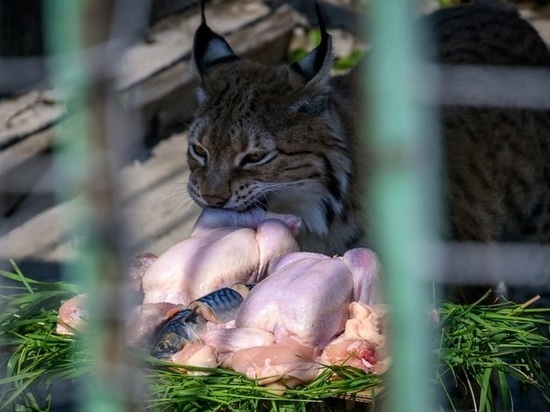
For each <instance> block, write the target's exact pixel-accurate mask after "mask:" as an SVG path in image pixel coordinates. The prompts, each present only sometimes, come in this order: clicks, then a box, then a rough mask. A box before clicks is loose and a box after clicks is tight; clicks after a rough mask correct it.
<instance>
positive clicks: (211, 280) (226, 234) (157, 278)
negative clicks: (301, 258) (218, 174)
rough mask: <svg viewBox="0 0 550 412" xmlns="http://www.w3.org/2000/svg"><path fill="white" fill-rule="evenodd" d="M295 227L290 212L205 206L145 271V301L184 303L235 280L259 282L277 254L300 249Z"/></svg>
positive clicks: (294, 217) (230, 283)
mask: <svg viewBox="0 0 550 412" xmlns="http://www.w3.org/2000/svg"><path fill="white" fill-rule="evenodd" d="M299 227H300V219H299V218H297V217H296V216H293V215H280V214H274V213H269V212H264V211H262V210H253V211H249V212H246V213H237V212H233V211H229V210H221V209H205V210H204V211H203V212H202V214H201V216H200V217H199V219H198V221H197V223H196V224H195V227H194V229H193V231H192V233H191V236H190V237H189V238H188V239H185V240H184V241H182V242H180V243H178V244H176V245H174V246H172V247H171V248H170V249H168V250H167V251H166V252H164V253H163V254H162V255H160V256H159V258H158V259H156V260H155V261H154V263H153V264H152V265H151V266H150V267H149V268H148V269H147V271H146V272H145V274H144V275H143V277H142V288H143V293H144V300H143V303H160V302H169V303H173V304H179V305H188V304H189V303H190V302H192V301H193V300H195V299H198V298H200V297H202V296H204V295H207V294H208V293H210V292H212V291H214V290H217V289H220V288H223V287H226V286H231V285H233V284H235V283H257V282H259V281H260V280H261V279H263V277H264V276H265V275H266V273H267V271H268V269H269V268H270V266H271V264H272V263H273V262H274V261H275V260H276V259H278V258H279V257H281V256H284V255H286V254H288V253H292V252H295V251H297V250H298V245H297V243H296V241H295V240H294V236H296V235H297V234H298V231H299Z"/></svg>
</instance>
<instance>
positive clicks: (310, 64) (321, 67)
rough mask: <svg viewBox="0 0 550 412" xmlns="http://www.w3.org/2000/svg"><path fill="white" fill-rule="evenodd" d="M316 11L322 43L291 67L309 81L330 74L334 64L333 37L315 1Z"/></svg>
mask: <svg viewBox="0 0 550 412" xmlns="http://www.w3.org/2000/svg"><path fill="white" fill-rule="evenodd" d="M315 11H316V12H317V20H318V21H319V30H320V32H321V43H320V44H319V46H317V47H316V48H315V49H313V50H312V51H310V52H309V53H308V54H307V55H306V56H305V57H303V58H302V59H301V60H299V61H297V62H294V63H292V64H291V65H290V67H291V68H292V69H293V70H295V71H296V72H298V73H300V74H301V75H302V76H304V78H305V79H306V80H307V81H310V80H311V79H313V78H314V77H315V76H316V75H317V74H319V73H323V74H325V73H326V74H328V72H329V71H330V65H331V64H332V58H331V53H332V47H331V37H330V34H328V32H327V29H326V26H325V20H324V19H323V14H322V13H321V8H320V7H319V3H318V2H317V1H315Z"/></svg>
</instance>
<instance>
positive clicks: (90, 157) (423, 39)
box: [0, 0, 550, 411]
mask: <svg viewBox="0 0 550 412" xmlns="http://www.w3.org/2000/svg"><path fill="white" fill-rule="evenodd" d="M15 3H16V2H11V3H10V2H6V3H5V5H1V6H0V21H3V22H5V21H6V20H5V19H6V16H7V15H8V12H9V13H12V14H11V16H13V15H18V14H17V13H19V15H21V16H22V15H23V14H24V13H23V11H22V10H21V9H18V8H17V7H18V6H16V5H15ZM197 3H198V2H189V1H187V2H185V1H182V2H177V1H174V2H161V1H153V2H148V1H142V2H132V1H129V0H127V1H123V0H120V1H95V2H86V1H77V0H67V1H62V0H50V1H47V2H43V3H42V4H41V7H40V9H41V10H40V12H41V13H43V14H42V16H43V17H41V24H40V25H37V26H40V27H39V28H40V29H42V31H40V32H39V33H38V34H39V35H40V36H41V38H40V39H39V41H40V42H42V41H43V42H44V44H45V45H46V49H47V54H45V55H38V56H37V55H30V56H26V57H21V56H13V55H9V53H6V55H5V56H0V67H2V66H3V67H4V68H6V69H9V70H8V71H6V72H4V73H7V74H2V75H0V93H1V94H2V96H3V97H4V100H5V102H7V101H10V102H11V103H12V105H10V106H7V105H4V107H0V116H1V119H2V121H3V124H2V125H0V128H1V129H0V138H1V139H2V140H0V175H2V176H4V178H3V179H2V183H0V188H1V193H0V207H1V210H2V212H3V216H2V218H1V221H0V235H1V236H2V237H1V238H0V245H1V246H0V249H1V250H2V252H1V255H0V260H1V261H2V262H1V264H2V265H3V266H2V267H1V269H3V270H6V271H11V270H12V268H11V262H10V259H12V260H13V261H14V262H15V263H16V264H18V265H19V267H20V268H22V270H23V273H24V274H25V275H27V274H28V276H37V277H40V278H41V279H47V280H57V279H58V278H61V279H64V280H66V281H70V282H75V283H79V284H82V285H84V289H85V290H88V293H89V296H90V302H92V303H91V304H90V308H91V311H90V319H89V320H90V327H91V328H92V329H91V330H92V331H93V332H92V333H91V336H92V337H93V339H92V340H91V343H90V348H91V350H92V353H93V373H91V374H90V376H91V377H90V378H89V381H86V382H85V383H84V384H81V385H78V386H77V387H76V389H75V390H76V391H77V392H76V393H77V394H78V395H77V396H74V395H73V396H69V395H68V394H66V393H63V392H64V391H68V390H69V389H66V388H65V387H63V388H62V389H61V390H60V391H58V392H57V393H55V396H58V397H61V398H63V397H65V396H66V397H67V398H70V399H71V400H70V402H64V401H63V400H61V401H58V400H56V401H55V402H54V403H53V406H54V409H55V408H58V409H63V408H65V409H82V410H84V409H89V410H98V411H100V410H101V411H104V410H122V409H127V410H141V409H147V408H148V407H149V406H148V405H147V403H146V402H144V399H148V395H147V392H148V391H149V389H145V388H146V387H147V386H146V384H145V377H144V376H143V375H144V372H143V370H141V369H140V367H139V366H140V365H139V364H138V365H135V364H134V363H132V362H129V360H128V356H127V353H126V351H127V350H126V347H125V344H124V342H125V339H124V333H125V322H126V319H127V316H128V313H129V311H130V310H131V307H132V306H133V305H134V304H135V301H133V300H132V294H131V293H130V291H129V290H128V287H127V286H128V285H127V274H128V271H129V262H130V261H131V258H132V257H133V256H135V255H136V254H137V253H140V252H143V251H146V250H154V251H155V252H156V253H161V252H162V251H164V250H166V249H167V248H168V247H169V246H171V245H172V244H174V243H177V242H178V241H179V240H181V239H183V238H185V237H187V236H188V235H189V233H190V231H191V228H192V225H193V224H194V223H195V221H196V218H197V216H198V214H199V212H200V209H199V208H198V207H197V206H196V205H194V204H193V203H192V201H191V200H190V198H189V195H187V194H186V193H185V183H186V180H187V179H188V178H189V170H188V167H187V165H186V160H185V154H186V145H187V142H186V139H185V130H186V127H187V125H188V122H190V121H191V117H190V115H192V114H193V111H194V110H196V101H195V97H194V93H192V90H193V89H194V87H195V86H196V84H197V76H196V73H195V72H194V69H193V67H192V62H191V59H190V57H191V44H192V36H193V32H194V30H195V29H196V27H198V25H199V23H200V17H199V12H198V7H197ZM230 3H231V4H229V5H226V4H223V3H219V2H218V3H215V4H212V12H211V13H212V21H213V23H212V24H213V25H215V24H217V22H218V20H216V18H218V19H219V22H218V23H219V25H218V26H217V29H219V30H220V31H222V32H223V34H224V35H226V37H227V38H228V39H230V43H231V44H232V46H233V47H234V49H235V50H236V51H237V52H239V54H240V53H241V51H242V52H243V53H245V55H251V56H252V57H253V58H257V59H260V60H262V61H268V62H270V63H273V62H280V60H281V58H282V57H281V56H282V55H284V53H285V52H286V48H287V46H288V41H289V37H290V34H291V32H292V29H293V28H294V27H295V26H297V25H301V24H303V21H304V20H303V17H302V16H301V15H299V14H297V13H296V12H295V11H293V9H292V8H291V7H289V6H288V5H287V4H286V2H274V3H277V4H270V5H271V6H272V7H273V9H270V8H269V7H268V4H267V3H264V2H260V1H252V0H250V1H234V2H230ZM321 3H322V2H321ZM33 4H34V3H33ZM322 4H323V3H322ZM8 6H9V7H8ZM34 6H36V4H34ZM34 6H33V7H34ZM414 6H415V5H414V3H413V2H410V1H409V2H407V1H400V2H398V1H395V2H373V3H372V4H368V5H367V8H368V12H369V19H366V18H365V19H364V20H363V22H364V26H366V27H368V33H367V34H365V36H366V37H367V38H368V43H372V44H373V45H374V47H373V48H372V50H371V51H370V52H369V53H368V54H367V59H368V62H367V63H368V64H367V65H366V68H367V70H366V71H365V73H364V78H363V84H364V85H365V89H366V90H367V91H366V95H365V99H366V101H367V103H366V104H365V111H364V113H365V118H368V119H369V120H368V124H366V125H364V138H365V140H366V142H367V145H368V147H369V150H370V151H371V152H370V154H369V156H368V157H367V156H366V159H368V160H369V161H370V162H371V163H372V165H373V171H372V175H371V176H370V179H371V180H370V181H369V184H370V186H369V189H368V190H367V200H366V201H365V208H366V210H368V213H369V214H372V216H374V217H375V219H374V221H373V223H372V226H370V228H369V229H371V230H372V241H373V247H374V249H375V250H376V251H377V252H378V253H380V257H381V260H382V262H383V266H384V277H385V279H386V280H385V282H386V286H387V295H386V296H387V299H388V302H389V303H390V304H391V306H392V320H393V322H392V328H391V332H390V337H391V341H392V345H391V348H392V350H393V355H392V358H393V362H394V366H393V369H392V375H391V380H390V382H391V383H390V386H391V387H393V391H392V392H391V393H393V394H394V396H393V397H391V398H390V400H389V403H388V406H387V408H389V409H390V410H396V411H399V410H407V409H411V405H414V406H413V407H412V409H413V410H422V411H428V410H433V409H435V402H434V400H433V398H432V396H431V392H430V391H431V389H430V388H431V386H430V385H431V383H430V379H431V373H433V369H434V368H435V364H436V363H437V362H436V361H435V360H434V359H433V358H432V353H431V352H430V350H429V349H428V348H430V347H431V346H430V345H431V343H430V342H431V340H432V339H433V336H431V333H432V328H431V326H430V318H429V317H427V316H426V312H427V308H429V307H430V304H431V303H433V302H432V296H431V293H432V290H433V289H432V286H431V285H432V284H436V285H446V284H448V283H452V284H467V285H472V284H477V285H492V286H493V287H495V288H497V287H498V289H497V291H498V292H499V293H502V294H504V295H505V296H506V297H508V298H510V299H512V300H517V301H521V302H522V301H527V300H529V299H531V298H532V297H533V296H534V295H536V294H540V295H541V296H542V299H541V301H540V302H539V304H541V306H544V307H548V302H549V301H550V300H549V299H548V296H549V293H550V246H548V245H545V244H544V236H538V237H537V236H536V235H533V236H527V235H525V236H524V237H522V236H520V235H518V236H516V237H515V238H514V237H513V236H508V237H507V236H502V237H501V238H499V237H498V236H496V237H494V238H488V239H481V238H480V239H478V238H475V239H460V240H471V241H466V242H465V241H461V242H456V241H454V240H453V241H448V240H446V235H445V233H448V232H449V231H450V226H451V225H452V224H449V223H448V222H447V221H448V213H449V211H448V210H446V208H447V207H448V204H447V203H446V202H445V201H444V200H443V199H445V196H446V195H447V194H448V193H447V192H446V191H445V186H444V180H445V179H444V177H443V176H444V175H445V173H447V171H448V170H447V167H448V166H449V164H448V163H447V160H448V158H445V156H444V153H445V147H442V146H444V143H442V139H441V136H442V135H444V133H443V132H442V130H443V128H444V127H446V125H445V117H444V115H443V116H441V112H440V111H439V109H438V108H439V107H440V105H443V106H447V107H448V106H453V107H459V108H461V107H475V108H480V109H481V110H486V109H490V110H497V109H504V110H509V109H514V110H520V109H521V110H524V109H529V110H533V111H535V112H536V113H537V115H536V116H539V117H544V118H546V119H549V118H550V114H549V113H550V63H549V65H548V66H545V65H541V67H537V68H525V67H515V66H514V67H511V66H506V65H504V66H498V67H497V66H494V67H486V66H484V65H478V64H476V65H471V64H470V65H451V64H445V65H438V64H435V63H433V62H430V61H429V59H428V56H429V55H430V54H431V53H432V52H433V50H432V48H431V46H430V44H431V43H430V41H429V36H428V34H427V33H428V31H429V27H424V26H422V25H418V24H417V23H418V21H417V19H416V17H415V15H416V14H415V11H414ZM208 7H210V4H209V5H208ZM30 10H31V9H28V11H30ZM173 10H177V11H178V12H180V11H182V10H183V14H181V15H179V17H178V18H174V16H173V14H172V11H173ZM345 10H346V13H349V9H345ZM2 13H4V14H2ZM38 14H40V13H38ZM353 15H355V14H353ZM216 16H217V17H216ZM346 16H347V14H346ZM180 17H181V19H179V18H180ZM161 18H164V19H165V20H160V19H161ZM166 18H167V19H166ZM224 18H225V19H224ZM157 20H160V21H157ZM334 21H340V20H339V18H338V17H335V18H334ZM152 22H155V23H156V24H160V26H155V27H160V29H158V30H157V31H155V30H153V29H152V28H151V27H149V28H148V24H149V23H152ZM353 24H354V27H355V25H356V20H354V23H353ZM163 25H164V26H163ZM164 29H166V30H165V31H163V30H164ZM502 29H503V30H505V28H504V27H503V28H502ZM266 33H267V34H266ZM5 36H6V38H7V34H5ZM254 36H257V37H254ZM547 41H548V40H547ZM2 44H6V42H3V43H2ZM266 50H267V51H266ZM38 52H40V50H39V51H38ZM276 55H277V56H279V55H280V56H279V57H275V56H276ZM144 56H145V57H144ZM140 59H141V60H143V61H144V66H145V67H146V70H145V74H141V73H138V72H139V70H134V71H132V69H133V67H132V66H133V65H137V62H139V61H140ZM270 59H272V61H270ZM548 60H549V62H550V57H549V58H548ZM4 63H5V65H4ZM23 66H26V67H31V68H32V69H29V70H30V73H31V74H30V83H29V84H31V87H30V89H29V90H28V91H25V93H20V94H19V93H14V92H15V90H16V89H18V90H22V89H21V87H20V86H19V84H20V82H19V80H20V79H21V78H23V77H25V74H26V73H27V71H26V69H25V70H23V69H21V71H20V73H18V70H19V68H20V67H23ZM42 66H44V67H46V68H47V69H46V73H47V74H46V75H44V72H43V71H42V70H38V71H36V70H35V69H36V68H37V67H38V68H40V67H42ZM0 70H2V69H0ZM19 74H20V75H19ZM12 79H13V80H12ZM14 102H15V103H14ZM0 103H2V101H0ZM13 103H14V104H13ZM353 110H359V109H358V108H353ZM441 121H443V123H441ZM464 121H469V120H468V119H466V120H464ZM544 122H546V123H545V124H546V125H548V127H549V128H541V130H540V131H539V132H538V135H537V136H538V138H539V139H540V140H541V141H542V142H546V143H543V144H542V145H541V148H542V149H540V150H543V149H544V150H546V149H547V150H548V153H549V159H550V120H546V121H543V122H542V123H544ZM526 127H532V124H521V125H519V128H518V133H519V132H521V131H522V130H521V129H522V128H526ZM177 129H180V130H184V134H183V135H177V136H176V137H171V138H170V139H168V140H167V141H164V140H163V141H162V142H160V143H159V140H160V139H161V138H164V137H166V136H167V135H170V134H171V133H172V132H173V131H174V130H177ZM472 133H474V134H475V130H474V131H473V132H472ZM512 151H513V148H512ZM144 159H147V160H146V162H145V163H147V164H149V165H152V167H151V168H147V167H143V164H145V163H143V164H141V163H140V162H141V161H143V160H144ZM523 160H524V161H525V162H527V164H530V163H529V162H530V159H523ZM513 161H514V160H513V159H512V158H510V162H513ZM548 164H550V160H549V161H548ZM153 166H154V167H153ZM512 173H513V172H512ZM543 173H546V175H544V176H545V177H544V178H543V179H541V180H540V181H538V182H537V183H536V184H537V185H539V186H540V187H538V190H539V191H540V193H541V194H540V200H539V202H538V203H537V204H536V205H535V206H534V208H536V207H540V208H542V210H541V211H536V212H537V213H538V215H541V216H543V215H546V216H550V166H546V169H545V171H543ZM474 177H475V176H474ZM463 183H464V184H466V185H470V184H474V185H475V184H476V183H475V182H463ZM520 195H521V194H518V196H520ZM467 200H469V199H467ZM545 208H546V209H545ZM539 212H540V213H539ZM155 215H159V218H158V219H156V218H155V219H154V220H155V221H154V222H151V221H149V220H153V216H155ZM524 220H525V221H527V220H528V219H527V218H525V219H524ZM549 222H550V217H548V218H547V220H546V223H544V222H543V223H541V228H540V230H542V231H543V232H544V231H546V232H550V229H549V227H548V225H549V224H550V223H549ZM451 231H452V229H451ZM537 233H539V232H537ZM501 241H503V242H501ZM547 241H548V239H546V242H547ZM426 286H428V287H426ZM435 289H436V291H437V292H438V293H439V290H438V289H437V288H435ZM541 302H542V303H541ZM546 332H547V331H546ZM6 356H7V354H4V357H6ZM6 359H7V358H6ZM543 359H545V358H544V357H543ZM510 386H511V387H512V390H513V384H510ZM73 389H74V388H72V387H71V389H70V390H73ZM497 397H498V396H497ZM504 398H505V397H504ZM4 399H5V398H4ZM514 399H516V400H515V401H516V403H517V404H518V405H519V407H523V408H524V410H548V405H547V404H546V403H545V401H544V400H541V401H540V403H538V404H537V403H535V402H533V403H532V405H528V403H524V404H523V405H522V404H520V402H525V401H524V400H523V398H521V397H516V398H514ZM498 402H501V404H499V403H498ZM505 403H506V402H505V401H502V400H501V401H496V404H495V405H496V406H495V405H493V407H494V409H498V406H502V408H503V409H506V408H505V406H506V405H504V404H505ZM479 406H480V405H477V406H476V407H479ZM184 407H185V406H182V408H184ZM190 408H191V407H190ZM537 408H538V409H537ZM481 409H482V408H481Z"/></svg>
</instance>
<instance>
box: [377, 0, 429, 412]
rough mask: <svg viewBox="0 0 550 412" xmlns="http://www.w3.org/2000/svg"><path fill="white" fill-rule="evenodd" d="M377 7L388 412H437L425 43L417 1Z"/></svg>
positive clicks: (395, 0) (386, 0)
mask: <svg viewBox="0 0 550 412" xmlns="http://www.w3.org/2000/svg"><path fill="white" fill-rule="evenodd" d="M370 5H371V10H370V11H371V19H370V20H369V26H368V27H369V28H370V29H371V30H370V34H371V39H370V40H371V42H372V45H373V47H372V51H371V52H370V54H369V62H368V71H367V78H366V80H367V88H366V90H368V92H367V102H368V106H367V107H368V119H369V122H368V125H367V127H366V133H367V134H368V139H367V140H368V141H367V144H368V147H369V150H370V153H372V156H371V157H369V158H370V159H372V161H373V162H374V164H373V167H372V170H373V174H372V175H371V179H370V180H369V186H368V190H367V197H368V199H369V206H370V207H369V210H370V213H369V218H370V222H371V224H372V230H373V233H372V235H373V239H374V245H375V248H376V250H377V251H378V252H379V253H380V255H381V260H382V263H383V267H384V276H385V280H386V287H387V299H388V302H389V303H390V305H391V310H392V312H391V313H392V321H391V332H390V333H391V335H390V342H391V348H392V362H393V366H392V372H391V373H392V374H391V378H392V381H391V383H390V390H391V393H390V408H389V410H391V411H396V412H402V411H422V412H425V411H430V410H433V405H432V401H433V399H432V398H431V395H430V393H431V387H430V383H431V381H430V378H431V376H433V375H432V374H431V373H432V372H433V366H432V365H431V362H430V357H429V353H430V352H431V349H432V342H431V340H430V331H429V328H428V303H429V299H428V296H429V293H428V292H427V291H429V290H431V287H430V282H429V281H427V279H429V278H430V271H431V270H432V265H431V264H430V263H431V262H434V261H433V260H432V261H431V262H430V260H431V259H433V256H431V255H430V247H429V245H430V244H431V242H430V239H431V238H432V236H433V235H434V231H433V229H432V228H433V222H435V221H436V220H437V219H436V218H435V214H434V211H435V208H434V206H435V199H436V195H435V193H433V188H434V187H436V185H435V184H433V182H434V181H435V180H434V176H435V173H434V172H435V167H434V166H435V163H434V162H433V159H437V157H438V152H437V151H436V152H434V151H433V149H434V145H433V142H432V141H431V140H430V139H431V137H432V134H431V133H430V127H429V123H428V122H427V120H428V117H427V116H426V108H424V107H422V105H421V104H419V102H418V99H419V95H418V92H419V90H420V89H421V87H422V80H423V79H422V78H421V73H420V62H421V59H420V57H421V54H420V47H419V45H420V39H421V37H420V33H419V32H418V30H417V27H416V22H415V20H413V19H414V18H415V17H414V16H415V15H416V13H415V12H414V10H413V2H411V1H407V0H380V1H374V2H372V3H370ZM427 148H430V149H432V151H431V153H429V152H428V149H427ZM436 162H437V161H436ZM392 395H393V396H392Z"/></svg>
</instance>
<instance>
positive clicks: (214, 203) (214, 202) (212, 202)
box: [202, 195, 227, 207]
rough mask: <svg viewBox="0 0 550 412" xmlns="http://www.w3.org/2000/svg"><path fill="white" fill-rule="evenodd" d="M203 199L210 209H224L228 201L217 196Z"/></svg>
mask: <svg viewBox="0 0 550 412" xmlns="http://www.w3.org/2000/svg"><path fill="white" fill-rule="evenodd" d="M202 198H203V199H204V201H205V202H206V203H208V206H210V207H222V206H223V205H224V203H225V202H226V201H227V199H226V198H223V197H221V196H215V195H202Z"/></svg>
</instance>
